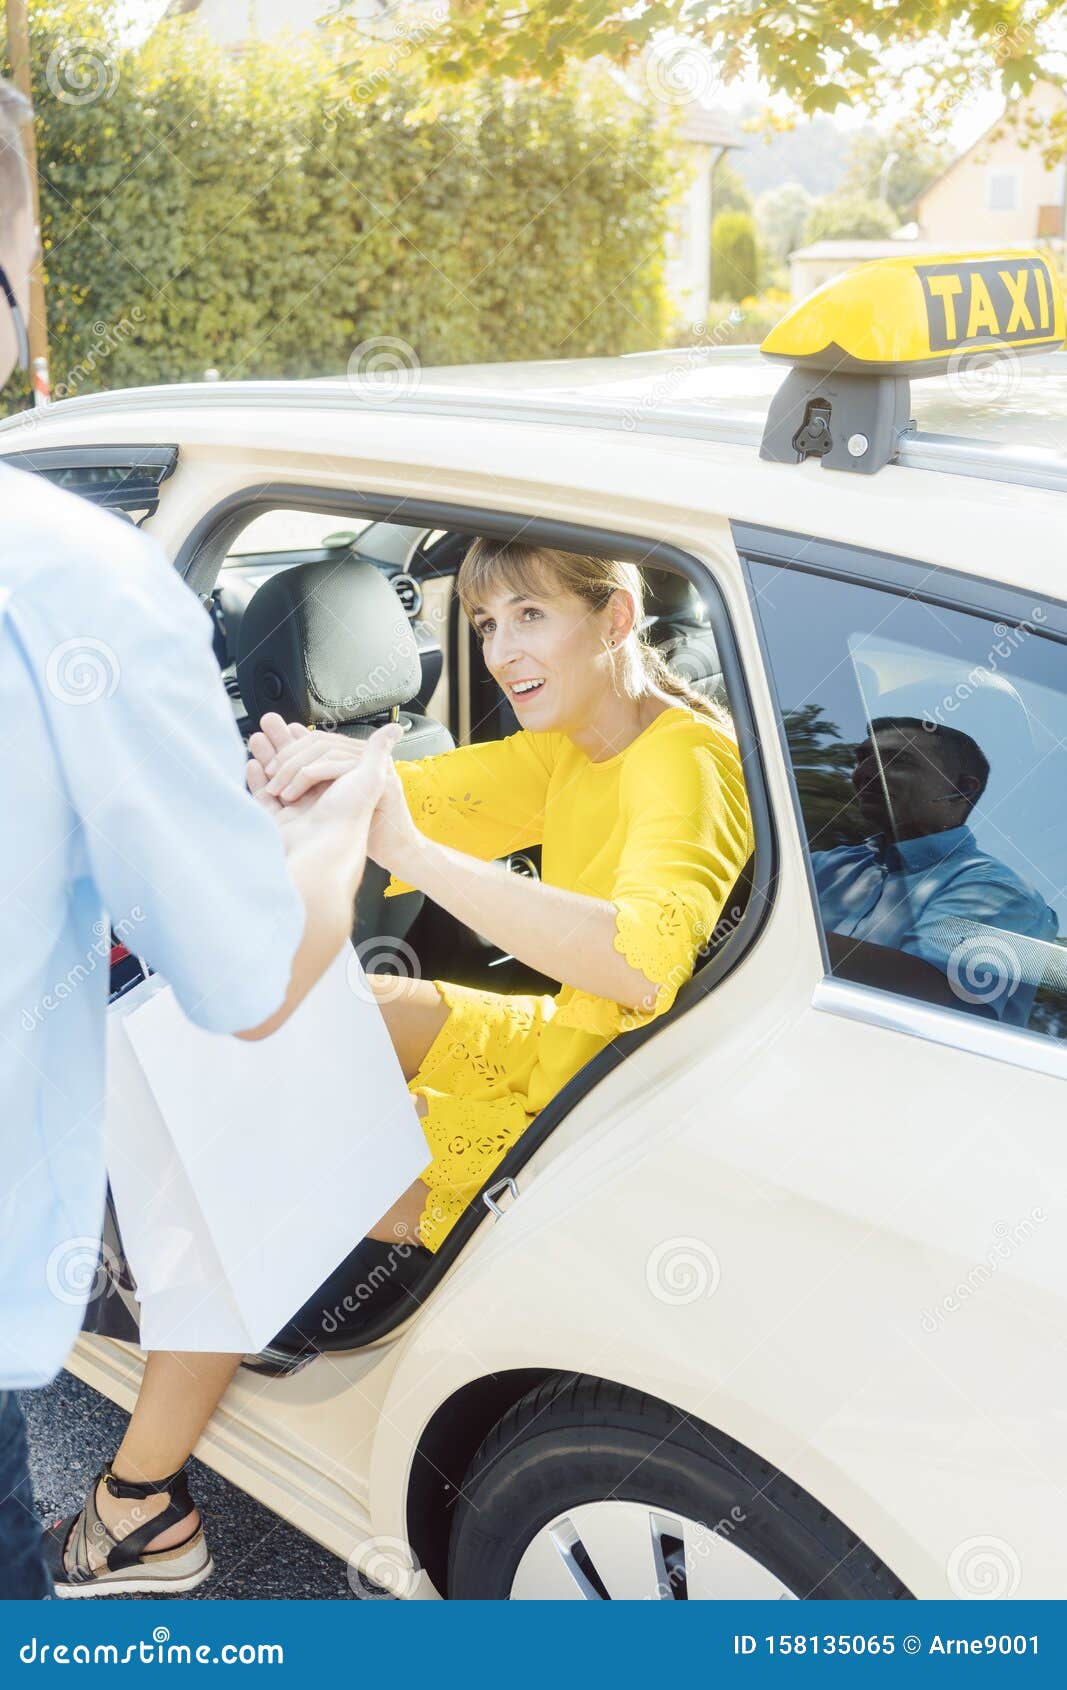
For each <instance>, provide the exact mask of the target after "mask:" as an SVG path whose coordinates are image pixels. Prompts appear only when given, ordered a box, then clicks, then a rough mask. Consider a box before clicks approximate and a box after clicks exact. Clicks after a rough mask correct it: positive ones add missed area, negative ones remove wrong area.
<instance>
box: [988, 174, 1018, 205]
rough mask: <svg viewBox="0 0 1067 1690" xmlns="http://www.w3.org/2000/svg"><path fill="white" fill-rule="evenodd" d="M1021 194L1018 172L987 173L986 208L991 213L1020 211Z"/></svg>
mask: <svg viewBox="0 0 1067 1690" xmlns="http://www.w3.org/2000/svg"><path fill="white" fill-rule="evenodd" d="M1020 192H1021V182H1020V179H1019V172H1018V171H1017V170H988V171H987V172H986V207H987V209H988V210H989V211H1018V209H1019V199H1020Z"/></svg>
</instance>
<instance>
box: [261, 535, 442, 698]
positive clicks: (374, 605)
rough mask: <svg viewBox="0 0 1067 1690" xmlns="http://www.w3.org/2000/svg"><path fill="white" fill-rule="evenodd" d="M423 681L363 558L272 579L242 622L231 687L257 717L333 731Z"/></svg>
mask: <svg viewBox="0 0 1067 1690" xmlns="http://www.w3.org/2000/svg"><path fill="white" fill-rule="evenodd" d="M421 681H422V665H421V663H420V661H419V650H418V646H417V645H416V643H415V636H414V634H413V633H412V631H411V625H410V623H409V622H408V619H407V615H406V613H405V611H404V607H403V605H402V604H401V603H400V600H399V599H398V598H397V596H396V594H395V593H394V591H393V589H392V587H391V586H390V585H389V582H388V580H387V578H386V577H385V576H384V575H383V574H381V572H380V571H379V570H378V569H376V568H375V566H374V564H373V563H370V562H368V561H367V559H366V558H352V557H349V558H346V559H344V560H343V561H337V560H334V559H330V558H325V559H323V560H321V561H320V562H318V563H302V564H298V565H297V566H296V568H295V569H286V570H285V571H284V572H283V573H282V574H280V575H272V576H271V577H270V579H269V580H268V581H264V583H263V585H262V587H260V589H259V591H258V592H257V593H256V594H255V595H254V597H253V598H252V599H251V601H250V603H249V605H248V608H247V609H246V611H245V613H244V615H243V617H242V618H241V629H240V633H239V635H238V644H237V684H238V686H239V687H240V689H241V697H242V699H243V701H244V706H245V709H246V710H247V712H248V714H249V716H251V717H252V718H253V720H255V721H258V720H259V718H260V717H261V716H262V715H263V713H264V711H266V710H277V711H279V712H280V713H281V715H283V716H284V717H285V718H286V719H287V720H288V721H293V722H304V723H306V724H307V726H308V727H312V726H316V727H326V726H329V725H336V726H340V725H342V724H343V723H345V722H355V721H359V720H360V718H361V717H364V716H373V715H375V714H376V713H377V712H379V711H382V710H387V709H389V708H390V707H391V706H392V705H394V704H406V703H407V702H408V700H409V699H411V698H414V697H415V695H416V693H417V692H418V690H419V686H420V684H421Z"/></svg>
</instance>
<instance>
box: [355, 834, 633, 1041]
mask: <svg viewBox="0 0 1067 1690" xmlns="http://www.w3.org/2000/svg"><path fill="white" fill-rule="evenodd" d="M371 854H372V855H373V856H376V858H377V860H378V861H379V862H381V861H382V857H380V856H377V850H376V846H375V841H374V838H373V830H372V841H371ZM388 859H389V860H388V861H387V862H386V863H385V865H384V866H385V867H387V868H389V869H390V870H391V871H392V873H393V874H395V875H396V876H397V877H398V878H399V879H401V880H403V881H405V882H406V883H407V884H408V885H410V886H414V887H416V888H417V890H418V891H420V892H425V894H426V896H427V897H428V898H432V899H433V900H434V903H436V904H440V905H441V907H442V908H443V909H446V910H447V911H448V912H449V914H450V915H454V916H455V917H456V918H457V920H459V921H462V922H464V923H465V924H466V925H467V926H468V927H473V928H474V929H475V931H476V932H478V933H483V934H484V935H485V937H486V938H487V939H491V940H492V942H493V944H494V945H499V946H500V948H501V950H503V951H506V952H507V953H508V955H509V956H513V957H517V958H518V960H519V961H520V962H524V963H526V965H527V967H529V968H535V969H536V970H537V971H538V973H539V974H547V975H548V977H549V979H552V980H559V981H560V982H561V983H562V984H563V985H566V986H574V987H576V988H577V989H578V990H579V991H583V992H591V993H592V994H593V995H594V996H595V997H600V998H609V999H610V1000H611V1001H612V1002H614V1003H621V1004H625V1005H626V1007H627V1008H628V1009H650V1008H651V1007H652V1006H653V1005H654V1003H655V1001H656V989H657V988H656V986H655V985H654V984H653V983H652V981H651V980H649V979H648V978H647V976H646V975H644V974H642V973H641V972H640V971H639V970H638V969H636V968H631V966H630V964H629V963H628V962H627V961H626V958H625V957H624V956H623V955H622V954H621V953H620V952H619V951H617V950H616V949H615V931H616V927H615V922H616V909H615V905H614V904H612V903H609V902H608V901H607V899H605V898H589V897H586V896H585V895H584V894H583V893H581V892H567V891H565V890H564V889H563V888H562V887H560V886H546V885H545V884H544V882H543V881H539V880H527V879H526V878H525V877H524V876H522V875H518V874H512V873H511V871H510V869H506V868H504V867H502V865H501V864H499V863H483V862H479V861H478V859H477V858H476V857H468V856H465V855H464V853H463V852H462V851H454V850H453V849H452V848H451V847H450V846H448V845H438V844H435V843H434V841H433V840H431V839H426V838H415V839H414V840H411V841H410V842H407V843H405V844H403V845H402V846H400V847H399V848H398V849H394V850H391V851H389V853H388Z"/></svg>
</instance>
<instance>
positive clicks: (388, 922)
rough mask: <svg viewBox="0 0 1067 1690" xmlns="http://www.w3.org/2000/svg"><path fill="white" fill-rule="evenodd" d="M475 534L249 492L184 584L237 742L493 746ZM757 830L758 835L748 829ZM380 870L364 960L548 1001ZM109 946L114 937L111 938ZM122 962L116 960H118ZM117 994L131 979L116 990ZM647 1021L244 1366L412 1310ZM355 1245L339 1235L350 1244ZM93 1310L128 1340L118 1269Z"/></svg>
mask: <svg viewBox="0 0 1067 1690" xmlns="http://www.w3.org/2000/svg"><path fill="white" fill-rule="evenodd" d="M474 538H475V535H474V533H473V532H461V531H458V530H446V529H442V528H429V527H426V526H415V525H411V524H406V523H402V522H399V521H394V522H390V521H377V520H367V519H365V518H364V517H362V516H357V517H355V518H354V519H353V517H352V515H351V512H345V513H344V514H341V515H338V513H337V511H336V510H335V511H334V512H332V513H331V512H330V511H329V510H323V511H314V510H308V509H306V508H301V509H289V508H283V507H280V506H279V507H277V508H266V509H264V506H263V504H262V502H258V503H257V504H256V505H255V506H254V507H252V508H249V509H248V510H247V511H244V512H238V513H237V514H236V515H235V516H231V517H229V519H228V521H227V522H226V526H225V529H224V530H222V529H219V530H217V531H214V532H213V534H212V535H211V537H210V540H209V545H210V547H211V549H212V553H213V555H214V557H215V558H216V560H217V561H216V562H215V563H213V564H212V566H211V573H212V574H214V576H215V581H214V586H213V587H211V586H210V578H209V580H208V581H205V579H204V575H203V573H202V572H201V573H200V575H199V576H198V579H197V586H198V588H199V590H200V592H201V597H202V600H203V602H204V604H205V607H206V608H207V610H208V611H209V613H210V615H211V617H212V621H213V625H214V634H215V639H214V647H215V655H216V659H217V661H218V664H219V667H220V670H221V673H222V678H223V682H224V685H225V687H226V691H227V693H228V695H229V697H230V700H231V704H232V708H233V712H234V718H235V721H236V723H237V725H238V728H239V730H240V732H241V734H242V736H243V737H244V738H245V739H246V740H247V738H248V737H249V735H250V734H251V733H252V732H254V731H255V729H256V727H257V726H258V723H259V720H260V718H261V716H262V715H263V714H264V713H265V712H267V711H278V712H279V713H280V714H282V715H283V716H285V717H286V718H287V719H289V720H294V721H303V722H306V723H311V722H314V723H315V724H316V725H317V726H321V727H323V728H327V729H329V730H330V731H333V732H337V733H343V734H349V735H352V736H354V737H359V738H366V737H368V736H369V735H370V734H371V733H372V732H373V731H374V729H375V728H376V727H377V726H379V725H380V724H381V723H382V722H384V721H387V720H389V719H391V718H392V719H395V720H397V721H398V722H399V723H400V724H401V726H402V728H403V730H404V736H403V739H402V740H401V741H400V742H399V744H398V745H397V747H396V748H395V750H394V753H393V755H394V757H395V758H397V759H408V758H417V757H427V756H433V755H437V754H439V753H442V752H446V751H448V750H450V749H451V748H452V747H454V746H455V745H458V744H472V743H478V742H479V741H488V740H493V739H499V738H503V737H504V736H506V735H508V734H511V733H514V732H516V731H517V730H518V727H519V724H518V721H517V719H516V717H515V714H514V712H513V710H512V708H511V706H510V704H509V703H508V701H507V699H506V697H505V695H504V693H503V691H502V690H501V688H500V687H499V686H498V685H497V684H496V682H495V681H494V680H493V678H492V676H491V675H490V674H489V672H488V670H487V668H486V666H485V663H484V661H483V659H482V654H481V646H480V642H479V640H478V638H477V636H476V634H475V633H474V631H473V629H471V627H470V625H469V623H468V621H467V618H466V616H465V615H464V614H463V613H462V610H461V608H460V606H459V601H458V598H457V597H456V595H455V593H454V582H455V578H456V574H457V571H458V569H459V566H460V564H461V562H462V560H463V557H464V555H465V553H466V550H467V548H468V547H469V546H470V544H471V543H472V541H473V539H474ZM641 569H642V575H643V578H644V581H645V588H646V598H645V616H644V622H643V624H642V627H643V631H644V632H645V635H646V637H647V638H648V639H649V641H650V642H651V643H652V644H654V645H656V646H658V647H659V648H661V649H662V650H663V653H664V655H665V656H666V657H667V658H668V660H669V662H670V664H671V666H672V668H673V669H674V670H675V671H676V672H677V673H679V674H680V675H682V676H684V677H685V678H686V679H687V680H689V681H690V682H691V683H692V684H693V685H694V686H695V687H697V688H698V689H699V690H701V691H702V692H704V693H705V694H706V695H707V696H708V697H710V698H713V699H715V700H716V701H717V702H719V703H721V704H723V705H724V706H725V705H727V702H728V700H727V682H726V678H725V676H724V672H723V664H722V662H721V661H720V653H719V649H718V642H717V640H716V635H715V629H714V625H713V618H712V615H711V614H710V613H709V608H708V605H706V604H705V603H704V601H703V598H702V596H701V593H700V592H699V591H698V589H697V588H696V586H695V585H694V584H693V583H692V581H691V580H690V579H689V578H688V577H687V576H686V575H685V574H683V573H682V571H681V570H680V569H678V570H672V569H670V568H668V567H666V566H665V565H660V564H659V563H657V565H656V566H655V567H648V566H646V564H645V563H642V564H641ZM757 831H758V827H757ZM505 861H506V866H508V867H509V868H510V869H511V870H512V871H513V872H515V873H519V874H523V875H526V876H529V877H531V878H538V877H539V875H540V847H537V846H534V847H531V848H529V849H528V850H524V851H521V852H517V853H515V854H514V855H513V856H511V857H509V858H507V859H505ZM753 869H754V862H750V863H749V864H748V865H747V866H746V870H745V872H744V874H743V875H742V876H741V878H740V880H739V882H738V884H737V886H736V887H735V889H734V892H733V895H732V897H731V898H730V900H728V903H727V906H726V910H725V911H724V917H728V919H724V921H723V923H721V924H720V927H721V931H717V932H716V934H715V935H713V937H712V939H711V941H710V942H709V944H708V945H707V946H706V947H705V949H704V951H703V952H702V954H701V956H700V957H699V958H698V960H697V969H696V971H695V973H694V977H693V979H692V980H690V981H689V982H688V984H687V985H686V986H684V987H683V989H682V991H681V992H680V993H679V995H678V999H677V1001H676V1003H675V1005H674V1007H673V1008H672V1010H671V1011H670V1012H669V1017H664V1018H663V1020H666V1019H668V1018H673V1017H676V1016H678V1015H680V1014H683V1013H684V1012H685V1010H686V1008H688V1007H689V1005H690V1004H691V1003H692V1002H693V1001H695V999H696V998H697V997H699V996H701V995H703V993H704V992H706V991H707V990H709V989H711V986H712V985H713V984H714V983H715V981H716V980H717V978H718V977H719V976H720V975H721V973H724V972H725V971H726V969H727V968H728V967H731V966H732V965H733V961H734V959H735V957H736V955H739V954H740V951H741V950H742V949H743V948H744V947H745V945H746V944H747V939H748V934H749V932H750V931H751V930H753V928H754V923H756V922H757V921H758V920H759V909H760V908H762V907H763V904H764V903H765V899H763V898H762V897H761V898H759V899H757V898H753V897H752V891H753ZM387 880H388V876H387V874H386V873H385V871H384V870H382V869H380V868H378V866H377V865H376V864H373V863H368V865H367V870H366V873H365V876H364V880H363V884H362V886H361V888H360V893H359V897H358V899H357V904H356V909H355V924H354V928H353V943H354V945H355V946H356V947H357V950H358V952H359V955H360V959H361V961H362V963H363V966H364V968H365V969H366V970H367V971H368V972H369V971H372V970H373V971H375V972H384V973H409V974H410V973H411V972H412V970H413V968H417V970H418V972H419V974H420V976H421V977H422V978H426V979H430V978H433V977H435V976H437V977H442V978H448V979H451V980H455V981H457V982H458V983H460V984H463V985H470V986H476V987H483V988H485V989H487V990H490V991H495V992H538V993H542V992H547V993H553V994H554V993H555V992H557V991H558V990H559V988H560V985H561V982H560V981H558V980H553V979H550V978H548V977H547V976H545V975H542V974H539V973H537V972H536V971H535V970H534V969H532V968H530V967H528V966H527V965H526V964H525V963H523V962H521V961H520V960H519V959H518V958H516V957H513V956H509V955H506V954H505V953H504V952H502V951H501V950H500V949H499V948H498V947H497V946H496V945H494V944H493V943H492V942H491V941H490V940H489V939H488V938H486V937H485V936H484V935H482V934H479V933H476V932H475V931H473V930H472V929H471V928H469V927H466V926H464V925H463V924H462V923H460V922H459V921H457V920H456V919H455V918H454V917H453V916H451V915H450V914H449V913H448V912H447V911H445V910H444V909H442V908H441V907H440V906H438V905H437V904H435V903H433V902H432V901H431V900H428V899H426V898H425V897H424V896H423V894H422V893H419V892H411V893H404V894H401V895H399V896H396V897H392V898H389V899H386V898H385V897H384V890H385V886H386V884H387ZM118 950H121V947H118ZM116 966H118V965H116ZM116 979H117V976H116V975H114V974H113V977H112V989H113V995H115V993H116V991H117V990H119V989H128V982H127V983H126V984H125V985H124V986H122V987H117V986H116ZM659 1025H660V1023H656V1024H655V1025H653V1026H649V1027H645V1028H641V1029H636V1030H634V1031H632V1032H629V1033H626V1034H623V1035H622V1036H621V1037H620V1038H618V1039H615V1040H613V1041H611V1043H610V1044H609V1045H608V1046H607V1047H606V1048H605V1049H603V1050H601V1051H600V1052H598V1053H597V1055H596V1056H595V1057H594V1058H593V1059H592V1060H591V1061H590V1062H588V1063H587V1064H586V1065H585V1067H584V1068H583V1069H582V1070H581V1071H580V1073H578V1074H577V1075H575V1076H574V1077H573V1078H572V1079H571V1080H570V1081H568V1083H567V1084H566V1085H565V1086H564V1087H563V1088H562V1089H561V1091H560V1092H559V1093H557V1095H556V1096H555V1097H554V1098H553V1099H552V1101H551V1102H550V1104H549V1105H548V1106H546V1108H545V1109H543V1110H542V1111H541V1113H540V1114H539V1115H538V1117H537V1118H536V1120H535V1121H534V1122H533V1123H532V1124H531V1126H530V1127H529V1128H528V1129H527V1131H526V1133H525V1134H524V1135H523V1137H522V1138H521V1140H520V1141H519V1142H518V1144H516V1145H514V1146H513V1147H512V1149H511V1151H510V1152H509V1153H508V1155H507V1156H506V1157H505V1158H504V1160H503V1161H502V1162H501V1163H500V1164H499V1166H498V1167H497V1168H496V1169H495V1170H494V1174H493V1177H492V1180H491V1181H490V1182H489V1184H488V1185H487V1186H486V1188H485V1189H484V1190H483V1192H482V1193H481V1194H480V1196H479V1198H478V1199H477V1200H476V1201H475V1202H474V1203H472V1204H471V1205H470V1206H469V1208H468V1209H467V1211H466V1212H465V1213H464V1214H463V1215H462V1216H461V1217H460V1219H459V1221H457V1222H456V1224H455V1225H454V1226H453V1227H452V1229H451V1231H450V1233H449V1235H448V1236H447V1237H446V1239H445V1240H444V1242H443V1243H442V1245H441V1246H440V1248H439V1249H438V1250H437V1251H436V1252H435V1253H434V1254H433V1256H432V1257H431V1258H430V1265H429V1266H427V1267H425V1269H424V1271H423V1273H422V1276H421V1277H420V1278H419V1279H418V1280H417V1282H416V1283H414V1284H408V1285H407V1286H406V1287H405V1292H404V1297H403V1300H402V1301H401V1302H400V1303H399V1304H398V1302H397V1301H396V1299H395V1297H390V1298H388V1299H384V1298H383V1299H381V1300H380V1302H379V1305H378V1306H376V1303H375V1297H374V1296H373V1295H372V1296H370V1297H368V1299H367V1301H366V1303H365V1304H363V1305H362V1306H361V1307H360V1310H359V1317H358V1322H357V1323H353V1322H351V1321H350V1322H348V1323H346V1325H345V1326H344V1327H342V1328H340V1329H338V1330H336V1331H335V1332H332V1333H331V1332H330V1331H329V1330H328V1323H320V1325H319V1328H318V1330H319V1334H320V1335H318V1336H316V1338H315V1340H314V1345H313V1347H309V1344H308V1343H307V1342H305V1343H304V1344H303V1345H302V1346H300V1347H297V1346H296V1345H295V1344H294V1345H293V1346H291V1347H290V1346H289V1345H288V1344H286V1343H284V1342H283V1343H278V1342H276V1343H275V1344H274V1345H272V1346H270V1347H268V1349H267V1350H265V1351H264V1352H262V1353H261V1354H260V1355H258V1356H249V1357H247V1358H246V1359H245V1365H246V1366H248V1367H251V1368H253V1369H255V1370H256V1371H260V1372H263V1373H266V1374H284V1373H289V1372H292V1371H295V1370H297V1369H298V1368H300V1367H303V1366H304V1365H306V1364H307V1363H308V1362H309V1361H311V1360H313V1359H314V1358H315V1356H316V1355H318V1354H320V1353H322V1352H324V1351H328V1350H351V1349H353V1348H359V1347H363V1346H365V1345H368V1344H371V1343H374V1342H377V1341H379V1340H380V1339H381V1338H383V1337H384V1336H386V1335H387V1334H389V1333H391V1332H392V1331H393V1330H394V1329H395V1328H397V1327H399V1326H400V1325H401V1324H402V1323H403V1322H405V1321H406V1320H407V1319H409V1318H410V1317H411V1315H412V1314H413V1313H414V1312H415V1311H416V1309H417V1308H418V1307H419V1306H420V1305H421V1303H422V1302H423V1301H425V1299H426V1297H427V1296H428V1295H429V1294H430V1293H431V1292H432V1290H433V1289H434V1287H435V1285H436V1284H437V1283H438V1282H439V1281H440V1279H441V1278H443V1276H444V1274H445V1273H446V1272H447V1270H448V1267H449V1266H450V1265H451V1263H452V1262H453V1261H454V1260H455V1258H456V1256H457V1255H458V1254H459V1252H460V1251H461V1250H462V1248H463V1247H464V1245H465V1244H466V1242H467V1241H468V1239H469V1238H470V1237H471V1236H472V1234H473V1232H474V1230H475V1229H476V1228H477V1226H478V1225H479V1224H480V1223H481V1221H483V1220H484V1219H485V1218H486V1217H487V1216H488V1214H489V1213H490V1212H494V1213H499V1212H500V1210H499V1208H497V1206H496V1197H497V1196H499V1195H500V1193H501V1192H502V1191H503V1190H504V1189H506V1188H508V1187H509V1186H510V1188H511V1189H512V1191H513V1192H514V1190H515V1189H516V1185H515V1176H516V1175H517V1173H518V1172H519V1170H520V1169H521V1167H522V1166H523V1165H524V1164H525V1162H526V1161H527V1160H528V1159H529V1157H530V1156H531V1155H532V1154H533V1153H534V1151H535V1150H536V1148H537V1146H538V1145H539V1144H540V1143H543V1142H544V1140H545V1139H546V1137H547V1136H548V1134H549V1133H550V1132H551V1131H552V1130H553V1129H554V1127H555V1126H556V1125H557V1124H558V1122H559V1121H560V1120H561V1119H562V1118H563V1116H564V1115H565V1114H566V1113H567V1111H568V1110H569V1108H570V1107H571V1106H572V1105H573V1104H574V1103H575V1102H576V1101H577V1100H578V1098H579V1097H580V1096H583V1095H584V1094H585V1093H586V1092H587V1091H588V1090H589V1089H590V1088H591V1086H593V1085H594V1084H595V1083H596V1081H597V1080H598V1079H599V1078H600V1077H601V1076H602V1075H603V1074H605V1073H607V1072H609V1071H610V1070H611V1069H612V1068H613V1067H615V1066H616V1065H617V1063H618V1062H620V1061H622V1060H624V1059H625V1057H626V1056H627V1055H628V1054H629V1053H630V1051H631V1050H632V1049H633V1048H635V1047H636V1046H637V1045H638V1044H640V1043H642V1042H643V1041H644V1039H645V1038H647V1037H650V1036H653V1035H654V1034H655V1032H656V1031H657V1030H658V1026H659ZM355 1242H356V1241H355V1240H353V1243H354V1244H355ZM104 1244H105V1252H107V1251H110V1259H112V1260H117V1261H118V1262H120V1263H121V1262H122V1260H123V1258H122V1249H121V1240H120V1238H119V1235H118V1230H117V1226H116V1223H115V1216H114V1213H113V1211H112V1210H111V1209H110V1207H109V1211H108V1216H107V1221H106V1226H105V1234H104ZM113 1289H114V1290H116V1291H119V1292H120V1293H121V1294H120V1295H118V1296H109V1297H108V1298H107V1304H108V1308H107V1311H106V1314H105V1316H104V1317H103V1319H101V1318H100V1316H99V1312H98V1313H97V1316H96V1318H95V1323H94V1324H92V1325H89V1323H88V1322H87V1327H88V1329H89V1330H92V1331H95V1332H103V1333H105V1334H106V1335H108V1336H112V1337H115V1338H120V1339H123V1340H126V1341H131V1342H136V1340H137V1328H136V1303H135V1301H134V1298H133V1288H132V1285H131V1284H130V1283H129V1280H128V1275H126V1274H123V1276H122V1278H121V1280H120V1281H119V1282H118V1283H116V1284H115V1285H114V1286H113Z"/></svg>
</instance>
